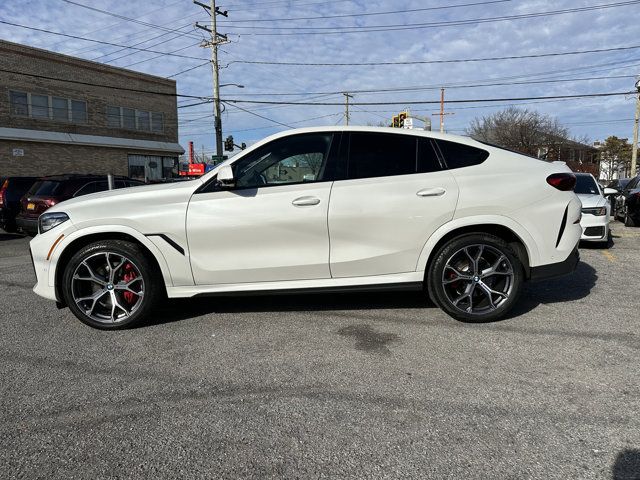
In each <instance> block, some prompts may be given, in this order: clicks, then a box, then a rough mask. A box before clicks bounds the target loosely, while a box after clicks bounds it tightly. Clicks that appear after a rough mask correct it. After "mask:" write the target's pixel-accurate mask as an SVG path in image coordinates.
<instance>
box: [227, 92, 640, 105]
mask: <svg viewBox="0 0 640 480" xmlns="http://www.w3.org/2000/svg"><path fill="white" fill-rule="evenodd" d="M634 93H635V92H632V91H627V92H606V93H585V94H579V95H550V96H542V97H513V98H484V99H464V100H447V103H478V102H506V101H520V100H542V99H561V98H589V97H611V96H616V95H632V94H634ZM222 101H223V102H224V103H226V104H233V105H234V106H236V107H237V105H236V104H237V103H251V104H267V105H307V106H308V105H316V106H342V103H337V102H278V101H274V100H240V99H224V100H222ZM439 103H440V101H439V100H413V101H406V100H400V101H395V102H355V103H353V104H352V105H356V106H365V105H429V104H439Z"/></svg>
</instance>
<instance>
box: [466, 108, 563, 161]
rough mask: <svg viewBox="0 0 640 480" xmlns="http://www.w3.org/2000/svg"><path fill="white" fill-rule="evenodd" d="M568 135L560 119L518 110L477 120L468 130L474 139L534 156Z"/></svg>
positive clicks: (475, 119) (498, 113) (473, 121)
mask: <svg viewBox="0 0 640 480" xmlns="http://www.w3.org/2000/svg"><path fill="white" fill-rule="evenodd" d="M568 134H569V131H568V130H567V128H565V127H563V126H562V125H560V123H559V122H558V120H557V119H555V118H553V117H550V116H549V115H545V114H542V113H540V112H536V111H532V110H528V109H526V108H525V109H521V108H516V107H509V108H507V109H505V110H501V111H499V112H496V113H493V114H491V115H488V116H485V117H481V118H474V119H473V120H472V121H471V124H470V126H469V128H467V135H469V136H470V137H472V138H475V139H477V140H481V141H483V142H488V143H492V144H494V145H498V146H500V147H504V148H509V149H511V150H515V151H517V152H521V153H524V154H527V155H533V156H537V155H538V149H539V148H540V147H547V146H551V145H555V144H558V141H559V139H566V138H567V136H568Z"/></svg>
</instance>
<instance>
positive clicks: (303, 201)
mask: <svg viewBox="0 0 640 480" xmlns="http://www.w3.org/2000/svg"><path fill="white" fill-rule="evenodd" d="M291 203H292V204H293V205H295V206H296V207H310V206H312V205H318V204H319V203H320V199H319V198H317V197H299V198H296V199H295V200H294V201H293V202H291Z"/></svg>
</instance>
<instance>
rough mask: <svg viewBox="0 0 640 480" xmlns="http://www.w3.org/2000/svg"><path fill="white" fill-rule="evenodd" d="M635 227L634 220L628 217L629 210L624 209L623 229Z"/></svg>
mask: <svg viewBox="0 0 640 480" xmlns="http://www.w3.org/2000/svg"><path fill="white" fill-rule="evenodd" d="M636 225H637V222H636V220H635V219H634V218H633V217H632V216H631V215H629V210H628V208H627V207H625V210H624V226H625V227H635V226H636Z"/></svg>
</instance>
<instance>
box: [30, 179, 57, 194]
mask: <svg viewBox="0 0 640 480" xmlns="http://www.w3.org/2000/svg"><path fill="white" fill-rule="evenodd" d="M34 189H35V191H34V192H32V190H34ZM62 190H63V185H62V182H58V181H54V180H44V181H42V182H41V183H39V184H35V185H34V186H33V187H32V188H31V190H30V191H29V193H30V194H32V195H36V196H38V197H52V196H54V195H58V194H59V193H61V192H62Z"/></svg>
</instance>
